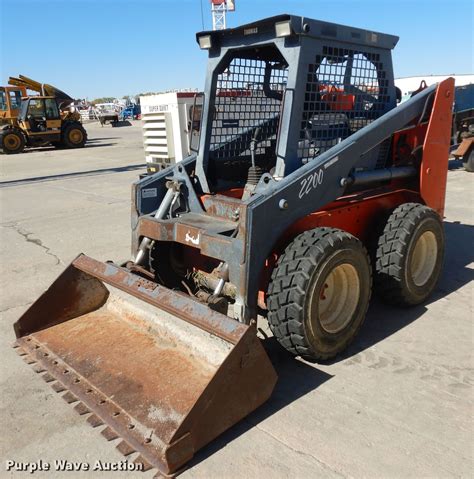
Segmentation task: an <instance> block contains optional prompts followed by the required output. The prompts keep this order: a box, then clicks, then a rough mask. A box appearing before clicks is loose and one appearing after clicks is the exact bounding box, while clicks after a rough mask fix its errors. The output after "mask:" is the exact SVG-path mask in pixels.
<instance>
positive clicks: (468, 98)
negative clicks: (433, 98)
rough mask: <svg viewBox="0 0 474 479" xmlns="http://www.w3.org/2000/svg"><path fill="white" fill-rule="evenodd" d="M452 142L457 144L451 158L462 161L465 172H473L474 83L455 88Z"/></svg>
mask: <svg viewBox="0 0 474 479" xmlns="http://www.w3.org/2000/svg"><path fill="white" fill-rule="evenodd" d="M453 142H454V143H455V144H459V146H458V148H457V149H456V150H455V151H453V153H452V154H453V156H454V157H456V158H459V159H461V160H462V162H463V166H464V169H465V170H466V171H469V172H471V173H472V172H474V83H471V84H470V85H463V86H458V87H456V93H455V95H454V112H453Z"/></svg>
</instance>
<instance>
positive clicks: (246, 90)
mask: <svg viewBox="0 0 474 479" xmlns="http://www.w3.org/2000/svg"><path fill="white" fill-rule="evenodd" d="M255 55H256V52H255ZM249 56H250V55H249V54H248V53H247V54H246V57H245V58H244V57H234V58H232V60H231V61H230V62H229V64H228V66H227V68H225V70H224V71H222V72H221V73H220V74H219V75H218V78H217V89H216V94H215V111H214V117H213V120H212V128H211V140H210V152H209V159H210V162H209V163H210V168H211V173H212V171H213V170H214V172H215V170H216V169H219V172H218V175H219V176H218V177H219V178H224V179H225V178H226V177H227V178H229V179H239V180H243V179H245V177H246V174H247V170H248V168H249V166H250V164H251V156H250V142H251V140H252V139H253V138H256V137H257V139H258V143H257V148H256V150H255V153H256V162H257V163H258V164H259V165H260V166H262V167H263V168H264V169H265V170H267V171H268V169H269V168H270V167H271V166H273V165H274V164H275V159H276V154H275V148H276V140H277V133H278V127H279V121H280V112H281V105H282V98H283V93H284V89H285V87H286V82H287V76H288V69H287V68H288V67H287V65H286V64H285V63H284V62H282V61H281V60H280V59H278V58H275V60H272V59H270V58H268V55H267V58H265V60H262V59H257V58H249Z"/></svg>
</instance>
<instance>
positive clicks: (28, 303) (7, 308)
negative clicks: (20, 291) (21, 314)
mask: <svg viewBox="0 0 474 479" xmlns="http://www.w3.org/2000/svg"><path fill="white" fill-rule="evenodd" d="M31 304H33V302H32V301H28V302H27V303H23V304H15V305H13V306H7V307H6V308H5V309H0V314H2V313H6V312H7V311H10V309H15V308H22V307H24V306H30V305H31Z"/></svg>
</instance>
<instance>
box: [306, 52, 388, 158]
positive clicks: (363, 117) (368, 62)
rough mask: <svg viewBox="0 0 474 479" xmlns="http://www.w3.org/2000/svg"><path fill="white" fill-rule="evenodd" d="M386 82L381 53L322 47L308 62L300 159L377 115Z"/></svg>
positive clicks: (382, 108)
mask: <svg viewBox="0 0 474 479" xmlns="http://www.w3.org/2000/svg"><path fill="white" fill-rule="evenodd" d="M387 85H388V84H387V80H386V79H385V71H384V68H383V65H382V63H381V62H380V58H379V54H376V53H367V52H360V51H355V50H350V49H342V48H334V47H326V46H325V47H323V50H322V54H321V55H316V58H315V62H314V63H311V64H309V65H308V76H307V82H306V92H305V100H304V106H303V117H302V120H301V130H300V141H299V143H298V157H299V158H300V159H302V161H303V163H306V162H307V161H309V160H311V159H312V158H315V157H316V156H318V155H320V154H321V153H324V152H325V151H327V150H328V149H329V148H331V147H333V146H334V145H336V144H337V143H339V142H340V141H342V140H344V139H345V138H347V137H348V136H350V135H351V134H352V133H355V132H356V131H357V130H359V129H360V128H362V127H364V126H366V125H367V124H369V123H371V122H372V121H374V120H375V119H377V118H378V117H379V116H381V115H382V114H383V113H384V111H385V106H386V104H387V101H388V100H387Z"/></svg>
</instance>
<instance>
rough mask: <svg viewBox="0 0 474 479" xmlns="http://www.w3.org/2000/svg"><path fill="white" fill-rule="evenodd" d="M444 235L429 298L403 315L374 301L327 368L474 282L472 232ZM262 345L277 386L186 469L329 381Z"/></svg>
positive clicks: (463, 228)
mask: <svg viewBox="0 0 474 479" xmlns="http://www.w3.org/2000/svg"><path fill="white" fill-rule="evenodd" d="M445 231H446V257H445V266H444V271H443V275H442V277H441V280H440V282H439V285H438V287H437V289H436V291H435V292H434V294H433V296H432V297H431V298H430V299H429V300H428V301H427V302H426V303H425V304H423V305H419V306H416V307H413V308H403V309H401V308H395V307H391V306H387V305H385V304H384V303H383V302H381V301H380V300H379V299H378V298H376V297H374V298H373V299H372V304H371V306H370V308H369V312H368V314H367V318H366V321H365V323H364V326H363V327H362V329H361V331H360V332H359V335H358V336H357V338H356V339H355V340H354V342H353V343H352V345H351V346H350V347H349V348H348V349H347V350H346V351H345V352H344V353H343V354H342V355H339V356H338V357H336V358H335V359H334V360H331V361H327V362H326V364H334V363H336V362H339V361H342V360H345V359H347V358H350V357H351V356H354V355H355V354H357V353H359V352H361V351H364V350H365V349H367V348H370V347H371V346H373V345H374V344H376V343H378V342H380V341H383V340H384V339H385V338H387V337H389V336H391V335H392V334H394V333H396V332H397V331H399V330H401V329H403V328H404V327H405V326H407V325H409V324H410V323H412V322H414V321H416V320H417V319H418V318H420V317H421V316H422V315H423V314H424V313H425V312H426V311H427V308H426V306H427V305H428V304H430V303H432V302H434V301H437V300H439V299H441V298H443V297H445V296H447V295H449V294H451V293H454V292H455V291H457V290H458V289H459V288H461V287H462V286H464V285H465V284H467V283H469V282H471V281H473V280H474V270H473V269H471V267H470V265H471V264H472V263H473V262H474V248H473V247H472V245H473V244H474V226H472V225H466V224H462V223H459V222H445ZM263 343H264V346H265V349H266V351H267V353H268V355H269V357H270V360H271V361H272V363H273V366H274V367H275V369H276V371H277V374H278V383H277V385H276V387H275V391H274V393H273V395H272V397H271V398H270V399H269V400H268V401H267V402H266V403H265V404H264V405H262V406H261V407H260V408H259V409H257V411H255V412H254V413H252V414H251V415H250V416H248V417H247V418H245V419H243V420H242V421H240V422H239V423H238V424H236V425H235V426H233V427H232V428H230V429H229V430H228V431H226V432H225V433H224V434H222V435H221V436H219V437H218V438H217V439H216V440H214V441H213V442H212V443H211V444H209V445H208V446H206V447H205V448H204V449H203V450H201V451H199V452H198V453H197V454H196V456H195V457H194V459H193V460H192V462H191V463H190V464H189V466H190V467H192V466H194V465H196V464H198V463H199V462H201V461H203V460H205V459H206V458H207V457H208V456H211V455H212V454H214V453H215V452H216V451H218V450H219V449H221V448H223V447H224V446H225V445H226V444H228V443H229V442H231V441H233V440H234V439H235V438H237V437H239V436H240V435H241V434H244V433H245V432H246V431H248V430H249V429H251V428H253V427H254V426H256V425H257V424H259V423H260V422H262V421H263V420H265V419H266V418H267V417H270V416H272V415H273V414H274V413H276V412H277V411H279V410H280V409H283V408H284V407H286V406H287V405H289V404H291V403H292V402H293V401H296V400H297V399H299V398H300V397H302V396H304V395H306V394H308V393H310V392H311V391H314V390H315V389H317V388H318V387H319V386H320V385H321V384H323V383H324V382H326V381H328V380H329V379H331V378H332V377H333V376H332V375H330V374H327V373H326V372H323V371H321V370H320V369H318V368H317V365H314V366H313V365H310V364H307V363H304V362H302V361H300V360H297V359H295V358H293V357H292V356H291V355H290V354H288V353H287V352H286V351H285V350H283V348H282V347H281V346H279V344H278V343H277V341H276V340H275V339H274V338H268V339H266V340H265V341H264V342H263Z"/></svg>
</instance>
